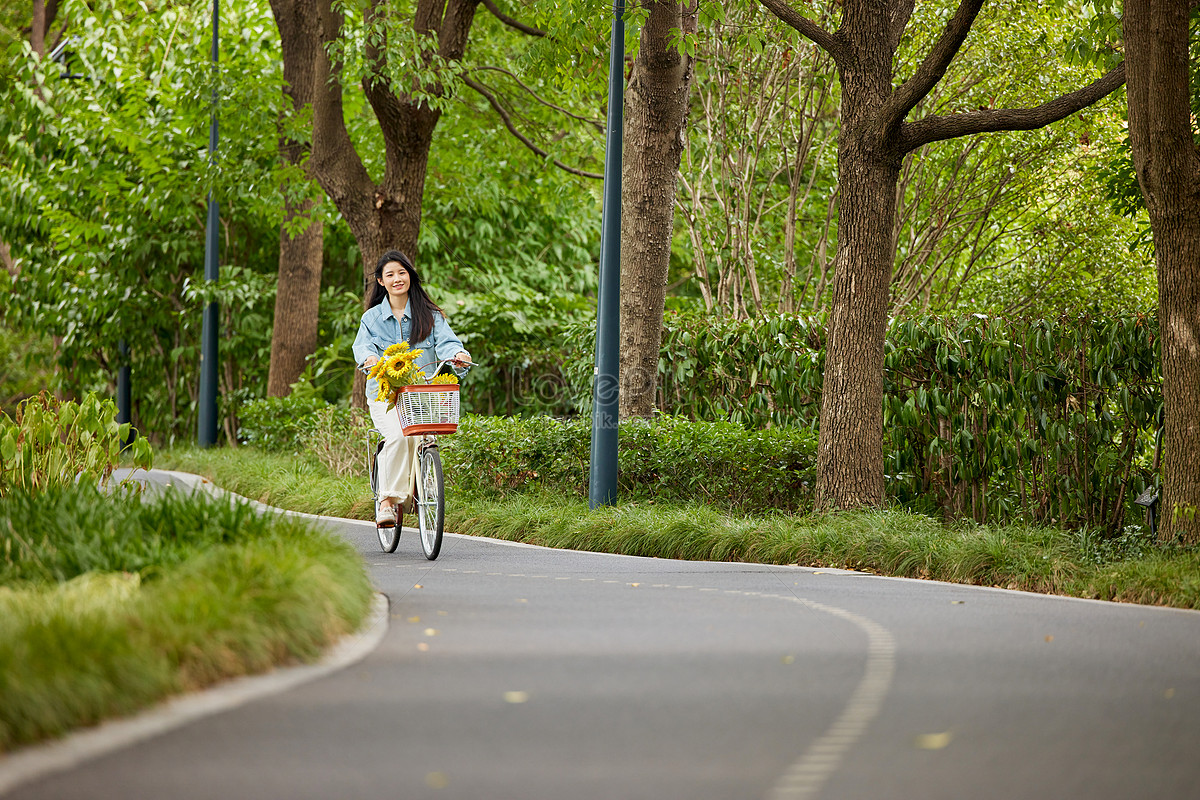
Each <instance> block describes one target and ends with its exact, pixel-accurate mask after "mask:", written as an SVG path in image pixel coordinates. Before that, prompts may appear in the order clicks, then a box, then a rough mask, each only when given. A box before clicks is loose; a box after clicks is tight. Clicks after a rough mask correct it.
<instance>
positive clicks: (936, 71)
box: [880, 0, 984, 130]
mask: <svg viewBox="0 0 1200 800" xmlns="http://www.w3.org/2000/svg"><path fill="white" fill-rule="evenodd" d="M983 2H984V0H962V2H961V3H960V4H959V6H958V10H957V11H955V12H954V16H953V17H951V18H950V21H949V22H947V23H946V27H945V28H944V29H943V30H942V35H941V36H940V37H939V38H938V41H937V44H935V45H934V46H933V49H932V50H930V51H929V54H928V55H926V56H925V60H924V61H923V62H921V66H919V67H917V71H916V72H914V73H913V74H912V76H911V77H910V78H909V79H908V80H906V81H905V82H904V83H903V84H902V85H901V86H900V88H899V89H897V90H896V91H895V92H893V93H892V97H891V99H890V100H889V101H888V102H887V104H886V105H885V106H884V107H883V109H882V110H881V112H880V117H881V120H882V122H883V126H882V127H883V129H884V130H890V129H891V128H892V127H893V126H895V125H898V124H900V123H901V121H903V119H904V118H905V117H906V116H908V112H910V111H912V110H913V109H914V108H916V106H917V103H919V102H921V100H923V99H924V98H925V96H926V95H927V94H929V93H930V92H931V91H933V87H935V86H937V85H938V83H939V82H940V81H941V80H942V78H943V77H945V75H946V70H947V69H948V68H949V67H950V62H951V61H953V60H954V56H956V55H957V54H958V50H959V48H961V47H962V43H963V41H964V40H965V39H966V38H967V34H968V33H970V32H971V26H972V25H974V24H975V17H976V16H977V15H978V14H979V9H980V8H982V7H983ZM894 33H895V31H894V30H893V34H894ZM899 41H900V40H899V38H898V37H897V38H896V42H899Z"/></svg>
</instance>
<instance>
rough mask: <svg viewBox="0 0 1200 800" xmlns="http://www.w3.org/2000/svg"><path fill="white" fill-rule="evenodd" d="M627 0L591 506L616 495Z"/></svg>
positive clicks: (609, 149) (614, 52)
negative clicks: (622, 151)
mask: <svg viewBox="0 0 1200 800" xmlns="http://www.w3.org/2000/svg"><path fill="white" fill-rule="evenodd" d="M624 15H625V0H613V23H612V41H611V42H610V44H609V53H610V58H609V64H608V136H607V139H606V142H605V150H604V205H603V209H602V211H601V229H600V290H599V298H598V302H597V308H596V368H595V373H594V380H593V381H592V462H591V472H590V473H589V477H588V504H589V505H590V507H591V508H595V507H596V506H602V505H610V504H611V503H612V502H613V501H614V500H616V498H617V400H618V398H619V394H620V392H619V387H620V384H619V382H618V370H619V367H620V348H619V346H618V335H619V332H620V327H621V307H620V299H621V147H622V127H623V125H624V113H623V106H624V100H625V21H624V19H623V17H624Z"/></svg>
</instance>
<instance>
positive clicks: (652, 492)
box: [442, 416, 816, 512]
mask: <svg viewBox="0 0 1200 800" xmlns="http://www.w3.org/2000/svg"><path fill="white" fill-rule="evenodd" d="M617 438H618V470H617V481H618V487H619V491H620V492H621V498H622V500H629V501H634V502H646V501H649V502H652V501H656V500H657V501H662V502H702V503H707V504H711V505H715V506H718V507H724V508H729V509H732V510H738V511H746V512H752V511H765V510H768V509H786V510H790V511H796V510H801V509H805V508H808V507H809V506H810V505H811V502H812V495H811V487H812V483H813V475H814V473H813V469H814V464H815V454H816V437H815V436H814V435H813V434H812V433H811V432H809V431H807V430H801V429H796V428H769V429H764V430H758V431H747V430H745V429H744V428H742V427H741V426H740V425H734V424H732V423H729V422H693V421H690V420H686V419H683V418H680V417H656V418H655V419H654V420H653V421H650V422H647V421H643V420H630V421H627V422H622V423H621V424H620V425H619V427H618V434H617ZM442 453H443V458H444V460H445V464H446V471H447V476H448V479H449V480H450V481H452V482H453V484H454V485H455V486H457V487H459V488H460V489H463V490H466V491H468V492H481V493H484V494H493V495H496V494H500V495H503V494H506V493H509V492H512V491H516V490H524V489H527V488H535V487H543V488H547V489H550V490H553V491H559V492H564V493H567V494H569V495H574V496H586V495H587V491H588V476H589V469H590V453H591V421H590V420H586V419H572V420H558V419H553V418H550V417H531V418H528V419H522V418H518V417H478V416H467V417H466V418H464V420H463V422H462V424H461V425H460V426H459V430H458V434H457V435H455V436H449V437H444V438H443V440H442Z"/></svg>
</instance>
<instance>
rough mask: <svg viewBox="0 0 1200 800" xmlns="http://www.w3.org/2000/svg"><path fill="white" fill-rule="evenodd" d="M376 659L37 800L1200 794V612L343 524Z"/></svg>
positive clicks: (1120, 797)
mask: <svg viewBox="0 0 1200 800" xmlns="http://www.w3.org/2000/svg"><path fill="white" fill-rule="evenodd" d="M324 524H329V525H330V526H331V527H332V529H333V530H335V531H337V532H338V533H339V534H341V535H344V536H346V537H347V538H348V539H350V540H351V541H352V542H354V543H355V545H356V546H357V547H358V548H359V549H360V550H361V551H362V553H363V555H364V558H365V561H366V563H367V565H368V566H369V568H370V571H371V576H372V578H373V580H374V581H375V584H376V586H377V587H378V588H379V590H380V591H381V592H384V593H385V594H386V595H387V597H388V598H389V600H390V604H391V612H390V616H391V619H390V623H391V624H390V627H389V629H388V632H387V634H386V636H385V638H384V639H383V641H382V643H381V644H380V645H379V646H378V648H377V649H375V650H374V651H373V652H372V653H371V654H370V655H369V656H368V657H367V658H365V659H364V660H362V661H360V662H359V663H357V664H355V665H353V666H351V667H348V668H346V669H344V670H342V671H340V672H337V673H335V674H333V675H331V676H328V677H325V678H322V679H319V680H316V681H313V682H310V683H307V684H304V685H302V686H299V687H297V688H294V689H291V690H289V691H286V692H283V693H281V694H276V695H273V696H270V697H265V698H263V699H260V700H257V701H255V702H252V703H249V704H246V705H244V706H241V707H239V708H236V709H234V710H232V711H227V712H224V713H220V714H216V715H213V716H210V717H207V718H204V719H201V720H198V721H196V722H193V723H191V724H188V725H186V726H184V727H181V728H178V729H176V730H173V731H170V732H167V733H165V734H163V735H160V736H157V737H154V738H152V739H150V740H147V741H144V742H141V743H138V744H135V745H133V746H130V747H127V748H124V749H121V750H119V751H116V752H113V753H110V754H108V755H105V756H102V757H100V758H97V759H95V760H92V761H90V762H88V763H85V764H83V765H81V766H79V767H77V768H75V769H72V770H70V771H67V772H62V773H59V774H55V775H51V776H48V777H44V778H42V779H40V780H37V781H36V782H33V783H29V784H26V785H24V786H22V787H19V788H17V789H16V790H15V791H14V792H13V793H12V794H11V795H9V796H10V797H12V798H20V800H33V799H34V798H38V799H39V800H44V799H46V798H159V797H162V798H167V797H170V798H217V797H220V798H243V797H245V798H278V799H279V800H284V799H285V798H286V799H287V800H295V799H296V798H382V797H388V798H404V800H416V799H418V798H473V799H479V800H501V799H503V798H513V799H514V800H516V799H518V798H519V799H520V800H559V799H563V800H592V799H593V798H597V799H599V798H604V799H605V800H608V799H610V798H619V799H621V800H624V799H625V798H654V799H655V800H661V798H688V800H702V799H705V798H712V800H730V799H731V798H772V799H773V800H782V798H800V797H822V798H871V797H883V798H922V799H925V798H967V797H969V798H1006V800H1009V799H1011V798H1089V799H1091V798H1113V800H1127V799H1128V798H1172V799H1173V800H1174V799H1175V798H1191V797H1195V798H1200V759H1198V758H1197V752H1198V751H1200V713H1198V712H1200V613H1196V612H1185V611H1177V610H1169V609H1159V608H1148V607H1141V606H1128V605H1117V604H1107V603H1099V602H1089V601H1081V600H1071V599H1065V598H1055V597H1043V596H1038V595H1031V594H1024V593H1018V592H1008V591H1002V590H996V589H986V588H979V587H967V586H955V585H950V584H941V583H932V582H922V581H909V580H897V579H887V578H880V577H876V576H870V575H865V574H859V573H849V572H841V571H837V570H812V569H802V568H786V567H769V566H761V565H750V564H724V563H719V564H714V563H699V562H680V561H664V560H656V559H639V558H629V557H621V556H611V555H603V554H591V553H579V552H571V551H554V550H544V549H539V548H531V547H525V546H520V545H512V544H506V543H501V542H494V541H490V540H482V539H473V538H469V537H456V536H447V539H446V542H445V545H444V547H443V550H442V555H441V557H440V558H439V559H438V560H437V561H436V562H428V561H426V560H425V559H424V557H423V556H422V555H421V553H420V547H419V544H418V543H417V541H416V536H415V534H414V533H413V532H411V531H407V532H406V533H405V534H404V536H403V537H402V539H401V543H400V548H399V550H398V552H396V553H395V554H391V555H388V554H384V553H382V552H380V551H379V549H378V545H377V543H376V541H375V537H374V531H373V528H372V527H371V526H368V525H364V524H360V523H350V522H329V523H324Z"/></svg>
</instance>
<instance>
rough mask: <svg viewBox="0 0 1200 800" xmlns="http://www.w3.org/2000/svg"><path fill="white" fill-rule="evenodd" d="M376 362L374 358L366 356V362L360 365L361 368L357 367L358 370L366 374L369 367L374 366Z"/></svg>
mask: <svg viewBox="0 0 1200 800" xmlns="http://www.w3.org/2000/svg"><path fill="white" fill-rule="evenodd" d="M378 362H379V359H378V358H376V357H375V356H367V360H366V361H364V362H363V363H362V366H361V367H359V369H361V370H362V371H363V372H366V371H367V370H369V369H370V368H371V367H373V366H375V365H376V364H377V363H378Z"/></svg>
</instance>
